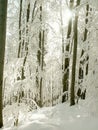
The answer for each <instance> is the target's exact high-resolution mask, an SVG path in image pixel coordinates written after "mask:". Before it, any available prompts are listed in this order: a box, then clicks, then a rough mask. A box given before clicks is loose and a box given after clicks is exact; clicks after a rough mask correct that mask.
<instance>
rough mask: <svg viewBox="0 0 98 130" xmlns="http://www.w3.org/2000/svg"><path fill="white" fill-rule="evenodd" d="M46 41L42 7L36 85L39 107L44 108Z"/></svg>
mask: <svg viewBox="0 0 98 130" xmlns="http://www.w3.org/2000/svg"><path fill="white" fill-rule="evenodd" d="M44 41H45V31H44V30H43V29H42V5H41V6H40V30H39V50H38V52H37V61H38V66H37V69H36V72H37V73H36V85H37V87H38V88H39V98H40V99H39V102H38V105H39V106H40V107H42V104H43V103H42V102H43V99H42V90H43V75H42V74H43V67H44Z"/></svg>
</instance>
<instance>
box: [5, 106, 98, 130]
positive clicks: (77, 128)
mask: <svg viewBox="0 0 98 130" xmlns="http://www.w3.org/2000/svg"><path fill="white" fill-rule="evenodd" d="M3 130H98V117H95V116H91V115H88V113H87V111H85V109H84V108H81V107H80V106H78V105H75V106H74V107H69V106H66V105H65V104H61V105H57V106H56V107H53V108H51V107H49V108H43V109H41V110H39V111H35V112H33V113H30V115H29V121H28V122H25V125H20V126H18V127H17V128H15V127H13V128H9V129H8V128H6V129H3Z"/></svg>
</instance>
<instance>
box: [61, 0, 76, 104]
mask: <svg viewBox="0 0 98 130" xmlns="http://www.w3.org/2000/svg"><path fill="white" fill-rule="evenodd" d="M73 3H74V0H70V3H69V6H70V10H71V9H72V8H73ZM71 31H72V18H70V20H69V23H68V32H67V40H68V43H67V45H66V49H65V50H64V46H65V45H62V53H63V55H65V54H66V52H67V53H68V52H69V48H70V44H71V43H70V41H71V40H70V38H71ZM62 44H64V40H63V37H62ZM69 61H70V59H69V57H65V56H63V64H62V69H63V78H62V84H63V93H64V92H65V91H68V86H69V82H68V81H69ZM67 97H68V96H66V95H63V97H62V103H63V102H65V101H66V100H67Z"/></svg>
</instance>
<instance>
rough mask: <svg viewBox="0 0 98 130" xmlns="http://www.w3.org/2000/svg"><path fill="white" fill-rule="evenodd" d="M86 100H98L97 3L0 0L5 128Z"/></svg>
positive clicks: (0, 111)
mask: <svg viewBox="0 0 98 130" xmlns="http://www.w3.org/2000/svg"><path fill="white" fill-rule="evenodd" d="M5 30H6V31H5ZM5 42H6V44H5ZM86 98H88V99H89V101H90V102H89V104H93V102H94V103H96V102H97V101H98V100H97V98H98V1H97V0H8V1H7V0H0V127H2V126H3V124H4V123H3V122H5V120H8V119H7V117H9V116H12V118H13V120H14V125H15V126H17V125H18V123H19V120H18V117H19V114H20V113H19V112H20V111H22V113H23V114H25V113H28V112H30V111H33V110H35V109H40V108H42V107H50V106H54V105H57V104H60V103H65V104H66V103H68V104H69V107H72V106H73V105H78V104H79V102H80V100H86ZM96 107H97V104H96ZM97 112H98V110H97ZM25 117H26V115H25Z"/></svg>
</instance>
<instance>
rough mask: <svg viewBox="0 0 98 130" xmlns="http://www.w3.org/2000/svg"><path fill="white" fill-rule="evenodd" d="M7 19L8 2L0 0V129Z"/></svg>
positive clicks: (0, 125)
mask: <svg viewBox="0 0 98 130" xmlns="http://www.w3.org/2000/svg"><path fill="white" fill-rule="evenodd" d="M6 17H7V0H0V128H1V127H2V126H3V114H2V108H3V101H2V100H3V99H2V96H3V95H2V94H3V93H2V89H3V71H4V54H5V41H6Z"/></svg>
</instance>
